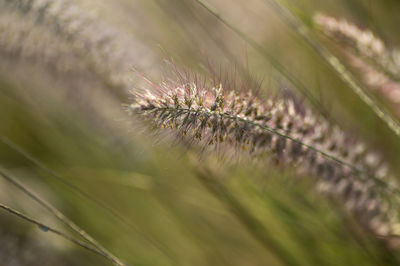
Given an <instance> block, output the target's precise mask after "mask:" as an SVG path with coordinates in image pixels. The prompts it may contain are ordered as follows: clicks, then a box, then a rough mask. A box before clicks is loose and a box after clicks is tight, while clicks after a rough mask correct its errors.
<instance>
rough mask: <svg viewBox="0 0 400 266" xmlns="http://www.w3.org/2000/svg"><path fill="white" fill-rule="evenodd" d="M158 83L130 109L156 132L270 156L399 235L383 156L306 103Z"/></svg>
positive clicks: (373, 225)
mask: <svg viewBox="0 0 400 266" xmlns="http://www.w3.org/2000/svg"><path fill="white" fill-rule="evenodd" d="M154 86H155V88H156V89H155V90H152V91H150V90H147V91H142V92H137V91H136V101H135V103H133V104H131V105H130V106H129V108H128V109H129V110H130V111H131V112H133V113H135V114H139V115H141V116H143V117H144V118H146V119H147V120H149V121H152V122H153V124H154V126H155V127H156V128H166V127H170V128H171V129H172V131H173V132H175V133H176V135H177V136H179V137H180V138H184V139H185V140H188V141H189V142H192V143H197V144H200V145H203V146H210V145H212V146H215V147H216V146H223V147H226V148H227V149H228V150H229V149H230V148H233V151H235V152H236V153H239V152H242V151H245V152H246V153H250V155H251V157H252V158H254V159H258V160H264V159H265V158H266V157H265V155H268V158H269V159H270V160H269V161H270V162H271V163H272V164H275V165H277V166H280V167H293V168H294V169H296V170H297V172H298V173H299V174H300V175H303V176H304V175H308V176H310V175H311V176H314V177H316V183H317V187H318V188H319V189H320V190H322V191H325V192H328V193H330V194H335V195H339V197H340V198H342V199H343V202H344V203H345V206H346V208H347V209H349V210H351V211H352V212H353V213H354V214H355V216H356V217H357V218H358V219H359V220H360V221H361V223H362V224H364V225H366V226H367V227H368V228H369V229H371V230H372V231H374V232H375V233H376V234H378V235H383V236H386V235H391V234H397V233H399V232H398V228H397V227H398V216H397V214H396V212H395V211H394V209H393V208H391V207H390V205H391V204H392V203H393V201H398V198H397V195H398V193H399V192H398V189H397V187H396V185H395V184H394V179H392V178H391V177H390V175H389V173H388V169H387V167H386V166H385V165H384V164H383V163H381V162H380V159H379V156H377V155H376V154H374V153H371V152H369V151H367V149H366V148H365V145H364V144H362V143H361V142H358V141H356V140H355V139H354V138H351V137H350V136H348V135H346V134H345V133H344V132H342V131H341V130H340V129H339V128H338V127H337V126H332V125H330V124H329V122H327V120H326V119H324V118H323V117H320V116H317V115H316V114H314V113H312V112H311V111H310V110H309V109H308V108H306V107H305V106H303V105H302V104H300V103H298V102H296V101H295V100H292V99H289V100H285V99H282V98H279V97H271V98H270V99H266V100H260V99H259V98H257V97H256V96H255V95H252V94H251V93H250V92H242V93H237V92H235V90H234V89H233V88H224V86H223V85H219V86H213V84H212V82H210V83H208V84H207V82H205V83H203V84H199V83H195V82H193V81H191V80H190V78H188V79H184V78H183V77H182V76H180V80H179V82H173V81H170V82H164V83H162V84H161V85H160V86H156V85H154Z"/></svg>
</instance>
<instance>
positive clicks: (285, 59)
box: [0, 0, 400, 266]
mask: <svg viewBox="0 0 400 266" xmlns="http://www.w3.org/2000/svg"><path fill="white" fill-rule="evenodd" d="M41 2H45V1H39V0H33V1H23V0H13V1H9V0H0V168H1V169H2V170H5V171H7V173H9V174H10V175H11V176H13V177H14V178H16V179H17V180H19V181H20V182H22V183H23V184H25V185H26V186H27V187H29V188H30V189H32V190H33V191H35V192H36V194H38V195H40V197H41V198H43V199H45V200H46V201H48V202H50V203H51V204H53V205H54V206H56V207H57V208H58V209H59V210H61V211H62V212H63V213H64V214H65V215H66V216H67V217H68V218H70V219H71V220H72V221H74V222H75V223H76V224H78V225H79V226H80V227H82V228H83V229H85V230H86V231H87V232H88V233H89V234H90V235H92V236H93V237H94V238H95V239H96V240H98V241H99V242H100V243H101V244H103V245H104V246H105V247H106V248H107V249H108V250H109V251H111V252H112V253H113V254H114V255H116V256H117V257H118V258H120V259H122V260H123V261H124V262H126V263H127V264H129V265H304V266H306V265H307V266H308V265H399V264H400V257H399V255H398V252H396V250H393V249H391V248H389V247H387V246H385V245H383V244H382V242H380V241H379V240H378V239H376V238H373V237H371V236H370V235H367V234H365V233H363V232H362V230H360V228H359V226H358V225H357V224H356V223H355V221H353V220H352V219H351V218H350V217H349V215H348V214H346V213H345V212H344V211H343V210H342V209H341V208H340V207H338V204H336V203H334V202H333V201H330V200H329V199H328V198H327V197H324V196H323V195H321V194H319V193H316V191H315V189H314V186H313V184H312V183H311V182H310V180H307V179H303V180H299V179H296V178H295V177H294V176H293V173H291V171H290V169H287V170H286V169H275V168H274V167H267V168H265V167H264V168H257V167H256V166H255V165H252V164H251V163H249V162H248V160H249V158H246V157H244V158H241V160H239V161H237V162H236V161H235V162H224V160H222V161H220V159H219V158H217V157H218V156H212V155H207V156H206V157H207V158H201V159H200V161H199V159H198V154H197V153H196V152H194V153H191V152H188V151H187V149H185V148H184V147H181V145H179V144H178V143H175V142H174V143H172V142H171V141H170V139H169V136H162V135H161V136H157V137H155V136H151V135H150V134H148V133H145V131H144V128H145V125H143V124H142V123H141V122H138V121H136V120H135V118H133V117H130V116H128V114H127V113H126V112H125V111H124V109H123V104H126V103H130V101H131V100H132V97H131V95H130V90H135V89H137V88H143V87H146V86H148V85H147V84H146V82H144V80H143V78H141V77H140V75H138V74H137V72H136V71H135V70H134V69H136V70H137V71H139V72H140V73H143V74H144V75H146V76H147V77H148V78H149V79H151V80H152V81H154V82H155V83H157V82H161V81H162V79H163V78H164V77H165V76H166V75H168V74H167V73H166V72H168V64H167V63H165V60H166V59H168V60H171V59H172V60H173V61H174V62H175V64H176V65H177V66H178V67H181V68H184V69H189V70H190V71H193V72H198V73H203V74H205V75H207V74H206V69H207V64H208V63H210V64H212V65H213V66H215V68H216V69H219V68H220V67H221V69H223V70H222V71H223V72H224V71H226V73H228V72H229V73H232V72H233V70H234V69H236V70H237V72H235V75H239V76H242V78H243V80H246V78H248V75H250V76H251V77H252V78H253V79H254V80H256V81H262V86H261V87H262V90H263V91H262V92H261V93H263V92H265V91H272V92H273V93H274V92H276V91H277V90H280V89H282V88H290V89H292V90H293V91H294V92H295V93H296V94H298V97H300V98H304V96H303V95H302V94H301V93H300V92H298V91H296V87H295V86H293V85H291V84H290V83H289V82H288V81H287V80H285V78H284V77H283V76H282V75H281V74H280V73H279V72H277V71H276V70H275V69H274V68H273V67H272V66H271V64H270V62H269V61H268V60H267V59H266V58H265V57H263V56H262V55H260V54H259V52H257V51H256V50H254V49H253V48H252V47H251V46H250V45H249V44H248V43H246V42H245V41H244V40H243V39H242V38H240V37H239V36H238V35H237V34H235V33H234V32H233V31H231V30H230V29H228V28H227V27H226V26H225V25H223V24H222V23H221V21H220V20H218V19H217V18H216V17H214V16H213V15H211V14H210V13H209V12H208V11H207V10H205V9H204V8H203V7H202V6H201V5H199V3H197V2H196V1H194V0H149V1H144V0H142V1H141V0H113V1H106V0H96V1H93V0H74V1H72V0H71V1H67V0H54V1H53V2H54V3H53V4H54V5H58V4H61V5H62V4H65V3H66V6H69V7H71V6H72V7H73V8H72V9H73V12H70V13H68V12H69V11H68V12H64V13H63V12H62V11H58V12H59V13H57V12H53V13H52V11H46V10H45V11H43V12H42V13H40V12H38V11H37V10H34V8H31V7H30V5H33V6H34V5H35V4H39V5H40V4H41ZM289 2H291V3H293V4H294V5H295V6H296V7H297V8H298V9H299V10H301V11H302V12H303V13H304V14H305V15H306V16H308V17H309V19H312V16H313V15H314V14H315V13H316V12H324V13H326V14H328V15H331V16H334V17H337V18H346V19H348V20H349V21H352V22H354V23H356V24H357V25H360V26H361V27H363V28H369V29H371V30H372V31H374V32H375V33H376V34H377V35H378V36H380V37H381V38H382V39H383V40H384V41H385V42H386V43H387V45H388V47H391V48H393V47H400V34H399V33H398V32H399V31H398V30H399V29H398V25H400V2H398V1H396V0H381V1H372V0H326V1H316V0H315V1H313V0H296V1H289ZM208 3H209V4H210V5H211V6H213V7H214V8H215V10H217V11H218V13H219V14H220V15H221V16H222V17H223V18H225V19H226V20H228V21H229V22H230V23H231V24H232V25H234V26H235V27H237V28H239V29H240V30H241V31H243V32H244V33H245V34H246V35H247V36H248V37H250V38H252V39H254V40H255V41H256V42H257V43H258V44H259V45H261V46H262V47H265V48H266V50H267V51H269V53H270V54H271V55H273V56H274V57H275V59H276V60H277V61H279V62H280V63H281V64H282V65H283V66H284V67H285V68H286V69H287V70H288V72H289V73H290V74H291V75H293V76H295V77H296V78H297V79H299V80H301V82H302V83H303V84H304V85H305V86H306V87H307V89H308V90H309V92H310V93H311V94H312V95H314V97H315V98H316V99H318V101H319V102H320V103H321V106H323V108H325V109H326V110H328V112H329V114H330V115H331V116H332V117H333V118H334V120H335V121H337V123H339V124H340V126H341V127H342V128H343V129H344V130H346V131H349V132H351V133H352V134H354V135H356V136H358V137H359V138H360V139H362V140H364V141H365V142H366V143H368V144H369V145H370V146H371V147H372V148H373V149H376V150H379V151H380V152H382V153H383V155H384V157H385V159H386V160H387V161H388V162H389V163H390V164H391V166H392V167H393V169H394V170H395V171H397V172H395V173H400V172H399V171H400V168H399V165H400V164H399V163H400V156H399V151H400V141H399V138H398V137H396V136H395V135H394V134H393V133H392V132H391V131H390V130H389V129H388V128H387V126H386V125H385V124H384V123H383V122H382V121H381V120H380V119H379V118H378V117H377V116H376V115H375V114H374V113H373V112H372V110H370V108H369V107H368V106H366V105H365V104H364V103H363V102H362V101H361V100H360V99H359V98H358V96H357V95H355V94H354V93H353V92H352V91H351V90H350V89H349V88H348V87H347V86H346V85H345V84H344V83H343V82H342V81H341V80H340V78H339V77H338V76H337V74H336V73H335V72H334V71H332V70H331V69H330V68H329V67H328V66H327V65H326V64H325V63H324V61H323V60H322V59H321V58H320V57H319V55H317V54H316V53H315V52H313V50H312V49H310V48H309V47H308V46H307V45H306V44H305V43H304V41H302V40H301V39H300V38H299V37H298V36H297V35H296V34H295V33H294V32H293V31H292V30H291V29H290V28H288V27H287V26H286V25H285V23H284V22H283V20H282V19H281V17H280V15H279V14H278V13H276V12H274V11H272V10H271V9H270V8H269V6H268V5H267V4H266V1H264V0H248V1H240V0H209V1H208ZM49 10H50V9H49ZM68 10H69V9H68ZM46 12H48V13H46ZM65 13H67V14H65ZM75 21H76V23H74V22H75ZM82 21H83V22H82ZM81 23H82V24H81ZM324 44H326V45H327V47H328V48H329V49H332V51H333V52H335V47H334V46H330V45H329V43H326V42H324ZM339 55H340V54H339ZM343 59H344V58H343ZM249 84H250V83H249ZM250 89H251V88H250ZM305 104H308V103H307V100H305ZM315 111H316V112H318V111H321V110H318V108H316V109H315ZM10 143H12V145H10ZM22 150H23V151H24V153H25V155H27V154H29V155H28V156H29V157H30V158H31V159H34V161H35V162H34V161H33V160H29V159H27V158H26V156H25V157H24V156H23V155H22V154H21V153H20V152H18V151H22ZM40 165H42V166H43V165H44V166H45V167H47V168H48V169H51V170H52V171H53V172H55V173H56V174H57V176H58V177H60V178H61V179H62V180H65V181H66V182H68V183H69V184H73V185H74V186H76V187H79V189H80V190H81V191H83V192H85V193H86V194H88V195H90V197H91V198H92V199H96V200H95V201H96V202H97V203H96V202H95V201H94V200H91V199H89V198H88V197H86V196H82V194H81V193H77V191H76V190H74V189H71V187H69V186H68V185H65V182H64V181H61V182H60V179H57V178H55V177H54V176H53V175H51V174H49V172H47V171H45V170H44V169H43V168H41V167H39V166H40ZM203 165H204V166H203ZM203 167H204V168H205V167H207V169H211V170H210V171H209V172H210V173H211V172H212V176H209V178H214V179H216V180H217V181H218V184H223V186H224V188H223V189H222V190H221V191H218V190H217V191H215V190H214V191H211V190H209V189H208V188H207V185H205V184H204V183H202V182H201V181H200V180H199V178H198V174H199V171H200V172H201V170H202V168H203ZM210 175H211V174H210ZM63 182H64V183H63ZM232 199H233V200H232ZM0 202H1V203H3V204H6V205H8V206H11V207H13V208H15V209H17V210H19V211H21V212H23V213H25V214H28V215H29V216H31V217H34V218H35V219H37V220H39V221H41V222H43V223H45V224H47V225H49V226H52V227H54V228H58V229H60V230H61V231H64V232H68V233H69V234H71V235H74V234H73V233H72V232H69V230H68V229H67V228H66V227H65V226H63V225H62V224H61V223H60V222H59V221H58V220H57V219H55V218H54V217H53V216H52V215H51V214H50V213H48V212H47V211H46V210H45V209H43V208H42V207H41V206H39V205H37V204H36V203H35V202H33V201H32V200H31V199H30V198H29V197H27V196H26V195H24V194H23V193H21V192H20V191H19V190H18V189H16V188H15V187H13V186H12V185H10V184H9V183H8V182H7V181H6V180H4V179H2V178H0ZM99 202H100V204H99ZM238 204H239V205H240V208H242V209H244V210H246V214H247V215H251V217H253V218H255V220H256V221H257V223H251V222H248V223H246V222H245V221H244V220H243V219H241V218H240V217H241V215H243V213H242V212H241V211H240V210H242V209H240V208H239V207H238ZM102 206H103V207H102ZM104 206H105V207H104ZM110 210H111V211H110ZM257 235H264V236H266V239H267V240H265V238H263V239H264V240H260V238H259V237H258V236H257ZM109 264H110V262H109V261H107V260H106V259H104V258H103V257H101V256H98V255H96V254H93V253H91V252H89V251H87V250H85V249H83V248H81V247H79V246H76V245H74V244H72V243H70V242H68V241H65V240H63V239H62V238H60V237H58V236H55V235H53V234H51V233H50V232H43V231H42V230H40V229H39V228H38V227H37V226H34V225H32V224H30V223H28V222H26V221H24V220H21V219H20V218H18V217H16V216H13V215H11V214H9V213H6V212H5V211H3V210H0V265H109Z"/></svg>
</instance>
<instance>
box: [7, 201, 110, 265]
mask: <svg viewBox="0 0 400 266" xmlns="http://www.w3.org/2000/svg"><path fill="white" fill-rule="evenodd" d="M0 208H1V209H3V210H5V211H7V212H9V213H11V214H13V215H15V216H17V217H19V218H21V219H23V220H25V221H28V222H30V223H32V224H35V225H37V226H38V227H39V228H40V229H41V230H42V231H44V232H51V233H54V234H56V235H58V236H61V237H63V238H64V239H67V240H69V241H71V242H72V243H74V244H76V245H78V246H81V247H83V248H85V249H87V250H89V251H91V252H93V253H95V254H97V255H100V256H103V257H105V258H106V259H109V258H108V257H107V256H105V255H104V254H103V252H100V251H99V250H98V249H97V248H93V247H92V246H91V245H88V244H87V243H86V242H83V241H81V240H78V239H76V238H74V237H72V236H70V235H68V234H66V233H63V232H61V231H59V230H57V229H53V228H52V227H50V226H48V225H46V224H44V223H42V222H39V221H37V220H35V219H34V218H32V217H29V216H27V215H25V214H23V213H21V212H19V211H17V210H15V209H13V208H11V207H9V206H6V205H4V204H2V203H0Z"/></svg>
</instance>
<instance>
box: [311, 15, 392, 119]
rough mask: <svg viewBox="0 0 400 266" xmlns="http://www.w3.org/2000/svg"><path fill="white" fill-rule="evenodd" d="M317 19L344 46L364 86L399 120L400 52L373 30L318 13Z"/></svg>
mask: <svg viewBox="0 0 400 266" xmlns="http://www.w3.org/2000/svg"><path fill="white" fill-rule="evenodd" d="M314 20H315V22H316V23H317V25H318V26H319V27H320V28H321V30H322V32H323V33H324V34H325V35H326V36H328V37H329V38H330V39H332V40H333V41H335V42H337V43H339V44H340V45H341V50H342V51H344V52H345V54H346V56H347V57H348V58H349V63H350V64H351V66H352V67H354V68H355V69H356V70H357V71H358V72H359V73H361V75H362V78H363V81H364V83H365V84H367V85H368V87H369V88H370V89H371V90H372V91H374V92H376V93H378V94H379V95H380V96H381V97H382V98H384V100H385V101H386V102H387V103H388V104H389V105H390V106H391V108H392V109H393V111H394V112H395V113H396V115H397V116H399V117H400V51H398V50H393V49H392V50H391V49H389V48H388V47H386V45H385V44H384V42H383V41H382V40H381V39H379V38H378V37H376V36H375V35H374V34H373V33H372V32H371V31H370V30H362V29H360V28H359V27H357V26H356V25H354V24H352V23H350V22H348V21H346V20H344V19H336V18H333V17H330V16H327V15H324V14H318V15H316V16H315V19H314Z"/></svg>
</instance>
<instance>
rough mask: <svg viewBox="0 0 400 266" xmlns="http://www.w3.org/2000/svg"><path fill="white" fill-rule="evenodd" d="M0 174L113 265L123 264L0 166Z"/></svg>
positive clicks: (121, 265) (119, 265)
mask: <svg viewBox="0 0 400 266" xmlns="http://www.w3.org/2000/svg"><path fill="white" fill-rule="evenodd" d="M0 175H1V176H2V177H3V178H4V179H5V180H7V181H8V182H9V183H11V184H12V185H14V186H15V187H17V188H18V189H19V190H21V191H22V192H23V193H24V194H26V195H27V196H29V197H30V198H31V199H33V200H34V201H36V202H37V203H38V204H39V205H41V206H42V207H44V208H45V209H46V210H48V211H49V212H50V213H51V214H53V215H54V216H55V217H56V218H57V219H58V220H60V221H61V222H62V223H64V224H65V225H67V226H68V227H69V228H70V229H72V230H73V231H75V232H76V233H77V234H79V235H80V236H81V237H82V238H83V239H85V240H86V241H88V242H89V243H91V244H92V245H93V246H94V247H96V249H98V250H99V252H101V253H103V254H104V256H106V257H107V258H108V259H109V260H110V261H112V262H113V263H114V264H115V265H118V266H123V265H125V264H124V263H123V262H122V261H121V260H120V259H118V258H117V257H115V256H114V255H113V254H111V253H110V252H109V251H108V250H107V249H105V248H104V247H103V246H102V245H101V244H100V243H98V242H97V241H96V240H95V239H94V238H92V237H91V236H90V235H89V234H88V233H86V232H85V231H84V230H83V229H81V228H80V227H79V226H77V225H76V224H75V223H74V222H72V221H71V220H69V219H68V218H67V217H65V215H64V214H62V213H61V212H60V211H59V210H57V209H56V208H55V207H53V206H52V205H50V204H49V203H47V202H46V201H44V200H43V199H41V198H39V197H38V196H37V195H36V194H35V193H33V192H32V191H31V190H30V189H28V188H26V187H25V186H24V185H22V184H21V183H20V182H18V181H17V180H16V179H15V178H13V177H12V176H11V175H8V174H7V173H5V171H4V170H3V169H1V168H0Z"/></svg>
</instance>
